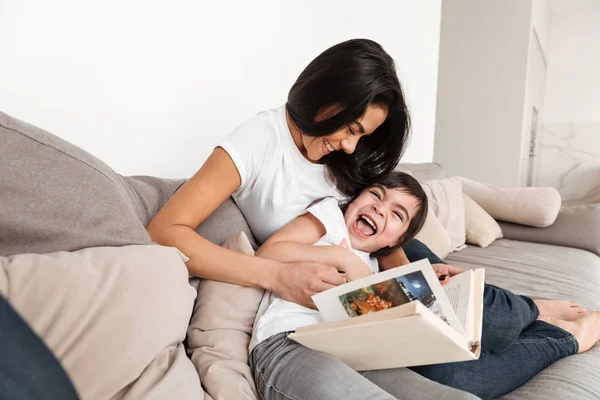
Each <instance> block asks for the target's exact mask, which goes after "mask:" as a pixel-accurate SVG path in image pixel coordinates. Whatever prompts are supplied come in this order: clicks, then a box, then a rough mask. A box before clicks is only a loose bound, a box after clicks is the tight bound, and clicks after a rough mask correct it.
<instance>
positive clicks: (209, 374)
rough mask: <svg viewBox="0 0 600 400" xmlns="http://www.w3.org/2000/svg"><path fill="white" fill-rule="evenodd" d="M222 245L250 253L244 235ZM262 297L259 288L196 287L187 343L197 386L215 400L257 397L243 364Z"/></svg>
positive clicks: (206, 284)
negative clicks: (198, 381)
mask: <svg viewBox="0 0 600 400" xmlns="http://www.w3.org/2000/svg"><path fill="white" fill-rule="evenodd" d="M223 247H225V248H227V249H230V250H233V251H238V252H241V253H244V254H248V255H254V251H253V249H252V245H251V244H250V242H249V240H248V238H247V237H246V235H245V234H244V233H243V232H240V233H238V234H236V235H233V236H232V237H231V238H230V239H229V240H228V241H227V242H226V243H225V244H224V246H223ZM263 293H264V290H263V289H258V288H253V287H244V286H239V285H233V284H230V283H224V282H216V281H208V280H204V281H202V282H201V283H200V286H199V288H198V298H197V300H196V304H195V305H194V312H193V315H192V319H191V321H190V326H189V328H188V333H187V343H188V351H189V353H190V358H191V359H192V362H193V363H194V366H195V367H196V369H197V370H198V374H199V375H200V379H201V380H202V384H203V385H204V388H205V389H206V391H207V392H208V393H209V394H210V395H211V396H212V397H213V398H214V399H247V400H254V399H256V397H257V393H256V388H255V386H254V381H253V378H252V372H251V371H250V367H249V366H248V345H249V343H250V335H251V334H252V326H253V325H254V319H255V316H256V312H257V311H258V306H259V304H260V301H261V299H262V296H263Z"/></svg>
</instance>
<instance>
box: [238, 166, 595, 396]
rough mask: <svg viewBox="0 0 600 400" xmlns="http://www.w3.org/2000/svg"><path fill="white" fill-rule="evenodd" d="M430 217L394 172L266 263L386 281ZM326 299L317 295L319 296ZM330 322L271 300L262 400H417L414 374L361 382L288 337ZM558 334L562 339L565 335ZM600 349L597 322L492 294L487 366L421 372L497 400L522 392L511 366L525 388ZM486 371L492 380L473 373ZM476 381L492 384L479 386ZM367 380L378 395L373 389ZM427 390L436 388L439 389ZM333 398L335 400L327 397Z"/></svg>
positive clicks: (271, 243) (388, 373) (315, 219)
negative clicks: (394, 259) (393, 262)
mask: <svg viewBox="0 0 600 400" xmlns="http://www.w3.org/2000/svg"><path fill="white" fill-rule="evenodd" d="M342 212H343V214H342ZM426 215H427V197H426V195H425V193H424V192H423V189H422V188H421V186H420V184H419V183H418V182H417V181H416V180H415V179H414V178H413V177H411V176H410V175H407V174H403V173H400V172H392V173H390V174H387V175H383V176H381V177H380V178H378V179H377V180H376V181H375V182H373V184H372V185H370V186H369V187H368V188H367V189H365V190H364V191H362V192H361V193H360V194H359V195H358V196H356V197H355V198H354V199H352V200H351V201H350V202H349V203H347V204H346V205H344V206H342V207H341V209H340V207H339V206H338V203H337V201H336V200H335V199H333V198H325V199H323V200H320V201H318V202H315V203H313V204H312V205H311V206H309V207H308V208H307V209H306V212H305V213H304V214H302V215H300V216H299V217H297V218H296V219H294V220H292V222H290V223H289V224H287V225H285V226H284V227H283V228H281V229H280V230H279V231H277V232H276V233H275V234H274V235H272V236H271V237H270V238H269V239H268V240H267V241H266V242H265V243H264V245H263V246H262V247H261V248H260V249H259V250H258V252H257V255H259V256H261V257H264V258H271V259H275V260H279V261H282V262H292V261H298V260H305V261H317V262H322V263H326V264H329V265H336V266H338V268H339V269H340V271H342V273H343V274H344V277H345V280H346V281H350V280H354V279H358V278H361V277H364V276H367V275H369V274H371V273H376V272H378V271H379V266H378V263H377V257H381V256H384V255H386V254H389V253H391V252H393V251H394V250H395V248H397V247H398V246H401V245H402V244H403V243H405V242H406V241H408V240H410V239H412V238H413V237H414V236H415V235H416V234H417V233H418V232H419V230H420V229H421V227H422V226H423V223H424V221H425V218H426ZM313 244H314V245H313ZM443 274H444V272H440V273H438V276H439V279H440V280H445V277H444V276H440V275H443ZM331 287H333V285H331ZM325 289H327V288H325ZM320 291H322V290H321V289H320V288H319V289H318V290H317V289H316V290H315V293H317V292H320ZM321 322H323V319H322V318H321V316H320V314H319V312H318V311H315V310H313V309H310V308H306V307H303V306H300V305H298V304H296V303H292V302H288V301H286V300H284V299H282V298H280V297H279V296H277V295H275V294H274V293H271V292H266V293H265V296H264V297H263V300H262V302H261V306H260V308H259V311H258V314H257V318H256V321H255V324H254V329H253V335H252V341H251V343H250V351H251V353H250V364H251V367H252V369H253V373H254V378H255V382H256V385H257V389H258V390H259V392H260V393H261V398H264V399H270V398H280V396H279V395H280V394H281V390H282V389H283V390H286V393H295V397H294V398H298V399H314V398H327V399H333V398H335V399H337V398H340V399H342V398H344V399H366V398H369V399H371V398H373V399H374V398H378V399H380V398H385V399H394V398H397V397H400V395H402V396H403V397H401V398H410V397H411V396H410V395H409V394H408V393H409V392H410V391H411V389H412V388H407V386H406V385H404V384H403V383H402V379H401V376H402V375H403V374H405V373H406V372H407V370H406V369H404V368H398V369H390V370H382V371H367V372H361V373H358V372H356V371H353V370H351V369H350V368H349V367H348V366H346V365H345V364H343V363H342V362H341V361H339V360H337V359H334V358H332V357H330V356H328V355H326V354H324V353H320V352H316V351H312V350H310V349H308V348H306V347H304V346H302V345H300V344H298V343H296V342H294V341H292V340H290V339H288V338H287V333H288V332H289V331H293V330H295V329H296V328H298V327H301V326H307V325H313V324H318V323H321ZM557 326H558V327H559V328H562V330H558V331H557V330H556V329H555V327H557ZM557 332H558V333H557ZM532 339H534V340H532ZM599 339H600V316H599V314H598V312H594V313H589V314H587V315H585V316H584V317H581V318H580V319H578V322H573V321H562V320H558V319H556V318H554V317H549V316H540V312H539V309H538V307H537V305H536V302H535V301H534V300H532V299H530V298H528V297H525V296H517V295H514V294H513V293H511V292H509V291H507V290H504V289H501V288H497V287H495V286H492V285H486V286H485V291H484V315H483V332H482V354H481V357H480V359H479V360H475V361H469V362H461V363H447V364H441V365H430V366H422V367H416V368H413V370H415V371H416V372H418V373H420V374H422V375H424V376H426V377H428V378H430V379H432V380H434V381H438V382H439V381H442V382H444V383H445V384H447V385H449V386H453V387H460V388H462V389H463V390H465V389H472V390H469V391H471V392H472V393H474V394H476V395H478V396H480V397H482V398H485V399H487V398H494V397H497V396H499V395H501V394H503V393H506V392H508V391H510V390H512V389H514V382H513V380H511V379H504V377H503V374H506V373H508V372H509V371H510V370H511V369H510V367H511V366H513V367H514V365H515V364H519V365H520V367H519V368H521V369H522V370H524V371H525V372H526V373H523V374H521V375H522V376H523V377H525V378H526V379H525V378H524V380H523V381H521V382H520V383H519V384H522V383H524V382H525V381H526V380H527V379H529V378H530V377H532V376H533V375H535V374H536V373H537V372H539V371H540V370H541V369H543V368H545V367H547V366H548V365H550V364H552V363H553V362H555V361H557V360H558V359H560V358H563V357H566V356H568V355H571V354H575V353H577V352H582V351H585V350H587V349H589V348H590V347H591V346H592V345H593V344H594V343H595V342H597V341H598V340H599ZM541 342H544V344H541ZM523 347H527V349H523ZM523 350H526V352H527V353H528V357H527V360H524V359H522V357H519V355H520V354H522V353H523ZM482 370H484V371H488V372H487V374H483V375H482V374H481V373H472V372H474V371H482ZM459 371H460V373H457V372H459ZM468 377H470V378H469V380H475V381H477V380H481V379H484V380H489V381H490V382H487V383H485V384H482V383H481V382H479V383H477V384H473V385H470V384H469V382H467V381H466V378H468ZM474 377H477V379H474ZM367 380H368V381H371V382H370V383H375V385H373V384H366V382H367ZM455 380H460V382H459V381H456V382H455ZM325 382H327V384H324V383H325ZM492 382H493V384H492ZM423 384H424V385H425V386H427V385H430V384H431V381H424V382H423ZM329 388H331V391H332V392H331V393H327V391H328V390H330V389H329ZM334 388H335V389H334ZM479 388H487V389H486V390H480V389H479ZM419 389H420V390H424V388H423V387H420V388H419ZM412 390H413V391H414V389H412ZM457 396H458V395H457Z"/></svg>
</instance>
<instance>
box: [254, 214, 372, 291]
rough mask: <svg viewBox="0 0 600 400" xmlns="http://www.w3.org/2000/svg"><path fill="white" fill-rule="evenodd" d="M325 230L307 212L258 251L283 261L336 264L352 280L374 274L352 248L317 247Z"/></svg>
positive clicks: (279, 231) (319, 222)
mask: <svg viewBox="0 0 600 400" xmlns="http://www.w3.org/2000/svg"><path fill="white" fill-rule="evenodd" d="M325 233H326V230H325V227H324V226H323V224H322V223H321V221H319V219H318V218H317V217H315V216H314V215H313V214H311V213H306V214H303V215H300V216H299V217H296V218H295V219H294V220H293V221H291V222H290V223H288V224H287V225H285V226H284V227H283V228H281V229H280V230H278V231H277V232H275V233H274V234H273V235H272V236H271V237H270V238H269V239H268V240H267V241H266V242H265V243H264V244H263V245H262V246H261V247H260V248H259V249H258V251H257V252H256V254H257V255H258V256H260V257H264V258H269V259H271V260H276V261H280V262H294V261H314V262H318V263H323V264H328V265H333V266H336V267H338V268H339V269H340V270H342V271H343V272H344V273H345V274H346V277H347V279H348V280H349V281H351V280H354V279H358V278H362V277H364V276H368V275H370V274H371V270H370V269H369V267H368V266H367V265H366V264H365V263H364V262H363V261H362V260H361V259H360V258H359V257H358V256H357V255H356V254H354V253H352V251H351V250H348V249H346V248H344V247H340V246H314V243H315V242H317V241H318V240H319V239H320V238H321V237H323V236H324V235H325Z"/></svg>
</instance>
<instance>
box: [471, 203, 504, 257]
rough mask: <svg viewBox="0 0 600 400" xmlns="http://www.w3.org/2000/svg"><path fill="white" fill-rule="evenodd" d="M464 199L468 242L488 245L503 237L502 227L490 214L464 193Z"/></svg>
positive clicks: (480, 245)
mask: <svg viewBox="0 0 600 400" xmlns="http://www.w3.org/2000/svg"><path fill="white" fill-rule="evenodd" d="M463 200H464V203H465V234H466V243H469V244H474V245H476V246H479V247H488V246H489V245H490V244H491V243H492V242H493V241H494V240H496V239H500V238H502V229H500V225H498V222H496V220H495V219H494V218H492V216H491V215H490V214H488V213H486V212H485V210H484V209H483V208H481V207H480V206H479V204H477V203H475V201H474V200H473V199H471V198H470V197H469V196H467V195H466V194H463Z"/></svg>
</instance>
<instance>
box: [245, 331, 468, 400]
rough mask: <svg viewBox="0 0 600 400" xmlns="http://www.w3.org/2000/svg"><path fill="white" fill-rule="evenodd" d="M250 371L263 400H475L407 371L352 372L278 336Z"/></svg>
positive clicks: (260, 348) (254, 356) (260, 349)
mask: <svg viewBox="0 0 600 400" xmlns="http://www.w3.org/2000/svg"><path fill="white" fill-rule="evenodd" d="M250 366H251V367H252V372H253V375H254V381H255V382H256V388H257V390H258V392H259V395H260V396H259V397H260V398H261V399H263V400H271V399H285V400H320V399H322V400H365V399H369V400H394V399H402V400H475V399H477V397H475V396H473V395H471V394H469V393H466V392H461V391H459V390H456V389H452V388H449V387H446V386H443V385H440V384H438V383H435V382H433V381H431V380H429V379H426V378H423V377H422V376H420V375H418V374H416V373H414V372H412V371H411V370H409V369H407V368H397V369H394V370H383V371H369V372H362V373H359V372H356V371H354V370H353V369H352V368H350V367H348V366H347V365H346V364H344V363H343V362H341V361H340V360H338V359H336V358H333V357H331V356H329V355H327V354H325V353H321V352H318V351H313V350H310V349H308V348H306V347H304V346H302V345H301V344H298V343H296V342H294V341H293V340H291V339H289V338H288V334H287V333H285V332H283V333H279V334H277V335H274V336H271V337H270V338H269V339H267V340H264V341H262V342H260V343H259V344H258V345H257V346H256V347H255V348H254V350H253V351H252V353H251V355H250Z"/></svg>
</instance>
